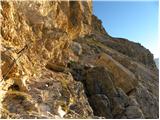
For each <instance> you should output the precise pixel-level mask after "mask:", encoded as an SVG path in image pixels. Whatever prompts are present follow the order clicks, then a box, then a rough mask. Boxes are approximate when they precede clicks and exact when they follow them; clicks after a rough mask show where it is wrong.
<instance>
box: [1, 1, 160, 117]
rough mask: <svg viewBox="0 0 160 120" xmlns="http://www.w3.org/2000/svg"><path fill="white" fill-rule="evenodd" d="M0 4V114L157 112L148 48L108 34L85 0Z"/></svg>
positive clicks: (124, 114) (154, 70)
mask: <svg viewBox="0 0 160 120" xmlns="http://www.w3.org/2000/svg"><path fill="white" fill-rule="evenodd" d="M0 8H1V16H0V17H1V21H2V22H1V23H0V24H1V26H2V27H1V38H0V39H1V43H2V47H1V73H2V74H1V80H0V94H1V96H0V111H1V112H0V118H41V119H43V118H122V119H125V118H133V119H134V118H158V117H159V116H158V113H159V112H158V110H159V107H158V96H159V93H158V70H157V68H156V67H155V63H154V61H153V55H152V54H151V53H150V52H149V51H148V50H146V49H145V48H144V47H142V46H140V45H139V44H137V43H132V42H130V41H128V40H124V39H120V38H113V37H111V36H109V35H108V34H107V33H106V31H105V29H104V28H103V26H102V25H101V21H100V20H99V19H98V18H97V17H96V16H94V15H92V3H91V1H28V2H27V1H23V2H20V1H12V2H9V1H6V2H5V1H3V2H1V7H0ZM137 51H138V53H139V54H136V53H137Z"/></svg>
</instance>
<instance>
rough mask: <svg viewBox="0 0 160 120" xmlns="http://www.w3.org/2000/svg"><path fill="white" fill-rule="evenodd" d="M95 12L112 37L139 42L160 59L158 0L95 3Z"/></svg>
mask: <svg viewBox="0 0 160 120" xmlns="http://www.w3.org/2000/svg"><path fill="white" fill-rule="evenodd" d="M93 12H94V14H95V15H96V16H98V18H99V19H101V20H102V22H103V26H104V28H105V29H106V31H107V32H108V33H109V34H110V35H111V36H113V37H122V38H127V39H129V40H131V41H135V42H139V43H141V44H142V45H143V46H144V47H146V48H148V49H149V50H150V51H151V52H152V53H153V54H154V57H155V58H157V57H159V49H158V0H154V1H153V0H152V1H151V0H147V1H144V0H143V1H134V2H133V1H114V0H113V1H93Z"/></svg>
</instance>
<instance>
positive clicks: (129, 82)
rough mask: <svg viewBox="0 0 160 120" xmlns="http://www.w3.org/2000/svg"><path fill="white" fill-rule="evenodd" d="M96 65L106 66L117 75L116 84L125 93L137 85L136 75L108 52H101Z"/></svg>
mask: <svg viewBox="0 0 160 120" xmlns="http://www.w3.org/2000/svg"><path fill="white" fill-rule="evenodd" d="M95 64H96V65H101V66H105V67H106V68H108V70H109V71H111V72H112V74H113V75H114V77H115V81H114V83H115V85H116V86H117V87H120V88H122V89H123V90H124V92H125V93H128V92H129V91H131V90H132V89H134V88H135V86H136V85H137V81H136V77H135V76H134V74H133V73H132V72H130V71H129V70H128V69H126V68H125V67H123V66H122V65H121V64H119V63H118V62H117V61H115V60H114V59H113V58H112V57H110V56H109V55H107V54H100V55H98V57H97V58H96V59H95Z"/></svg>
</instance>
